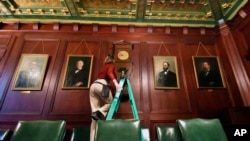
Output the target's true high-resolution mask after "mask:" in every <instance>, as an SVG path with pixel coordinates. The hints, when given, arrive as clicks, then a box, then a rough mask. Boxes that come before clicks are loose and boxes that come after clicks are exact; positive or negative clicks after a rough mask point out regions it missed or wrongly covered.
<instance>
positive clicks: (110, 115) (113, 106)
mask: <svg viewBox="0 0 250 141" xmlns="http://www.w3.org/2000/svg"><path fill="white" fill-rule="evenodd" d="M124 83H125V79H121V80H120V82H119V85H120V86H123V85H124ZM121 95H122V91H116V93H115V97H114V99H113V101H112V103H111V105H110V109H109V111H108V115H107V117H106V120H109V119H113V118H114V115H115V113H116V112H117V110H118V107H119V104H120V101H121Z"/></svg>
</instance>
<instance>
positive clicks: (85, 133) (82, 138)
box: [70, 127, 90, 141]
mask: <svg viewBox="0 0 250 141" xmlns="http://www.w3.org/2000/svg"><path fill="white" fill-rule="evenodd" d="M89 139H90V129H89V128H83V127H82V128H74V129H73V132H72V136H71V140H70V141H89Z"/></svg>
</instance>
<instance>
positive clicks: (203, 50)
mask: <svg viewBox="0 0 250 141" xmlns="http://www.w3.org/2000/svg"><path fill="white" fill-rule="evenodd" d="M70 28H71V27H70V26H68V25H67V26H66V27H64V26H63V25H62V26H60V28H59V29H58V30H57V31H54V30H53V28H52V27H51V25H45V26H43V25H40V26H39V30H36V31H35V32H27V31H19V32H16V31H12V32H11V34H10V33H9V31H8V32H7V33H8V35H11V37H10V38H11V40H10V43H9V44H10V45H8V48H11V50H10V51H9V55H8V56H7V57H6V65H5V66H4V67H3V71H2V74H3V75H2V76H1V77H0V95H3V97H2V100H3V103H2V107H1V109H0V123H1V124H2V123H3V126H2V125H0V127H4V128H6V127H10V128H13V127H14V126H13V125H14V124H15V123H16V121H18V120H19V119H22V120H32V119H53V120H55V119H64V120H66V121H67V127H68V128H70V129H71V128H73V127H82V126H86V127H88V126H89V125H90V120H91V119H90V114H91V109H90V104H89V89H83V90H67V89H62V83H63V79H64V71H65V67H66V60H67V56H68V55H70V54H74V55H80V54H82V55H93V56H94V60H93V68H92V76H91V82H93V81H94V80H95V79H96V77H97V73H98V70H99V68H100V67H101V66H102V65H103V61H104V60H103V59H104V57H105V55H106V54H107V53H110V52H112V51H113V43H114V42H116V41H119V40H125V41H128V42H130V43H132V44H133V45H134V49H133V51H132V62H133V64H132V69H131V72H130V74H129V78H130V81H131V85H132V87H133V92H134V97H135V101H136V106H137V109H138V112H139V116H140V119H141V121H142V125H143V126H145V127H150V129H151V134H152V139H153V140H154V139H155V138H156V135H155V127H156V126H157V125H164V124H168V125H169V124H175V120H176V119H178V118H192V117H205V118H208V117H216V116H217V114H218V113H220V112H221V111H222V110H223V109H225V108H227V107H230V106H235V105H236V106H242V100H241V97H240V95H239V94H238V93H239V88H238V87H234V86H235V85H236V83H235V81H236V80H237V78H233V77H232V73H233V71H232V68H231V67H230V66H229V65H228V63H227V62H228V58H227V55H226V54H225V53H224V52H225V49H224V48H223V47H221V46H223V43H222V42H221V40H218V38H220V37H219V36H218V34H217V33H215V32H214V31H213V30H208V29H204V30H202V31H203V32H202V35H201V30H200V29H190V30H189V29H187V28H185V33H184V32H183V31H184V29H183V28H172V27H171V28H170V27H169V28H165V27H164V28H163V27H158V28H154V27H150V28H148V27H133V30H131V27H119V26H114V25H113V26H103V27H102V26H101V25H82V26H78V30H75V31H70ZM166 29H167V30H166ZM50 30H53V31H50ZM72 30H73V26H72ZM114 31H115V32H114ZM132 31H133V32H132ZM166 31H167V32H166ZM149 32H150V33H149ZM7 33H5V32H3V33H2V32H0V34H1V35H0V41H1V36H2V34H3V35H4V34H5V35H6V34H7ZM14 39H15V40H14ZM199 43H202V45H204V46H202V47H201V46H199ZM0 45H1V44H0ZM161 46H165V47H166V48H167V51H166V49H165V47H161ZM22 53H29V54H34V53H35V54H36V53H41V54H49V56H50V57H49V63H48V66H47V70H46V75H45V79H44V84H43V87H42V90H41V91H31V92H30V93H29V94H25V93H22V92H21V91H13V90H12V89H11V85H12V83H13V82H12V80H13V75H14V72H15V69H16V66H17V64H18V61H19V58H20V56H21V54H22ZM153 56H176V58H177V68H178V76H179V85H180V88H179V89H167V90H162V89H155V87H154V79H155V78H154V66H153V65H154V64H153ZM192 56H218V57H219V59H220V61H221V67H222V71H223V77H224V78H225V82H226V88H219V89H200V88H197V85H196V77H195V74H194V67H193V62H192ZM225 62H226V63H225ZM0 63H1V62H0ZM0 65H1V64H0ZM117 118H132V111H131V108H130V104H129V101H128V100H125V101H123V102H121V104H120V107H119V109H118V113H117ZM4 121H7V122H4ZM8 125H9V126H8Z"/></svg>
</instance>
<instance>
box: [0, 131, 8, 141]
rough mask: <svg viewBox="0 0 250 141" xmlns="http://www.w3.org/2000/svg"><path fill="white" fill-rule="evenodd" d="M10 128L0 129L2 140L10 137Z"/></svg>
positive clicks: (0, 139)
mask: <svg viewBox="0 0 250 141" xmlns="http://www.w3.org/2000/svg"><path fill="white" fill-rule="evenodd" d="M9 132H10V130H9V129H0V141H5V140H6V139H7V137H8V134H9Z"/></svg>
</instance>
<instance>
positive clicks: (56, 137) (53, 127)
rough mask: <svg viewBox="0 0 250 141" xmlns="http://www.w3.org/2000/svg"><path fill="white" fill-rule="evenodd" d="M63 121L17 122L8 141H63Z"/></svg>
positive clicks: (64, 123)
mask: <svg viewBox="0 0 250 141" xmlns="http://www.w3.org/2000/svg"><path fill="white" fill-rule="evenodd" d="M65 125H66V122H65V121H64V120H59V121H49V120H36V121H19V122H18V124H17V126H16V128H15V130H14V133H13V135H12V137H11V140H10V141H63V139H64V135H65V131H66V129H65Z"/></svg>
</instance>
